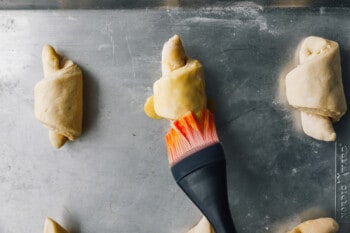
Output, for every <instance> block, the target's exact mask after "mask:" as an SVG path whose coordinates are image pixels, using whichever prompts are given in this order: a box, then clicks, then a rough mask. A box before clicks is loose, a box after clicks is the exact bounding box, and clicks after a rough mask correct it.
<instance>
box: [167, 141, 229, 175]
mask: <svg viewBox="0 0 350 233" xmlns="http://www.w3.org/2000/svg"><path fill="white" fill-rule="evenodd" d="M221 160H225V155H224V150H223V148H222V146H221V144H220V143H216V144H214V145H211V146H208V147H206V148H204V149H201V150H199V151H196V152H195V153H193V154H191V155H188V156H187V157H186V158H184V159H182V160H181V161H179V162H177V163H176V164H175V165H173V166H172V167H171V172H172V174H173V177H174V179H175V181H176V182H179V181H180V180H181V179H182V178H184V177H185V176H187V175H188V174H190V173H192V172H194V171H196V170H197V169H200V168H202V167H204V166H206V165H208V164H211V163H215V162H217V161H221Z"/></svg>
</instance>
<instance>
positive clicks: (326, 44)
mask: <svg viewBox="0 0 350 233" xmlns="http://www.w3.org/2000/svg"><path fill="white" fill-rule="evenodd" d="M286 94H287V99H288V102H289V104H290V105H292V106H293V107H295V108H296V109H298V110H300V111H301V112H302V114H301V122H302V127H303V130H304V132H305V133H306V134H307V135H309V136H311V137H313V138H315V139H318V140H323V141H334V140H335V139H336V134H335V132H334V129H333V126H332V122H335V121H339V120H340V118H341V117H342V116H343V115H344V114H345V112H346V100H345V96H344V90H343V83H342V75H341V67H340V55H339V45H338V43H337V42H334V41H330V40H326V39H324V38H321V37H315V36H310V37H307V38H306V39H305V40H304V41H303V42H302V45H301V48H300V51H299V65H298V66H297V67H296V68H294V69H293V70H292V71H290V72H289V73H288V74H287V76H286Z"/></svg>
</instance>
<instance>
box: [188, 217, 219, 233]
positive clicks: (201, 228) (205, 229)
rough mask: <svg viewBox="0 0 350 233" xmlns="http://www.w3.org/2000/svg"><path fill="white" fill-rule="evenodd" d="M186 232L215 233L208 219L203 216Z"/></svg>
mask: <svg viewBox="0 0 350 233" xmlns="http://www.w3.org/2000/svg"><path fill="white" fill-rule="evenodd" d="M187 233H215V232H214V229H213V228H212V227H211V225H210V223H209V221H208V220H207V219H206V218H205V217H204V216H203V217H202V218H201V220H200V221H199V222H198V224H197V225H195V226H194V227H193V228H192V229H191V230H190V231H188V232H187Z"/></svg>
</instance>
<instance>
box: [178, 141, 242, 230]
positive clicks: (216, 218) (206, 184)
mask: <svg viewBox="0 0 350 233" xmlns="http://www.w3.org/2000/svg"><path fill="white" fill-rule="evenodd" d="M171 170H172V173H173V176H174V178H175V180H176V182H177V184H178V185H179V186H180V188H181V189H182V190H183V191H184V192H185V193H186V195H187V196H188V197H189V198H190V199H191V200H192V201H193V203H194V204H195V205H196V206H197V207H198V208H199V209H200V210H201V211H202V213H203V214H204V215H205V216H206V217H207V219H208V221H209V222H210V223H211V225H212V226H213V228H214V230H215V232H216V233H236V229H235V226H234V223H233V220H232V217H231V212H230V208H229V202H228V196H227V177H226V161H225V157H224V151H223V149H222V146H221V145H220V144H219V143H218V144H214V145H212V146H209V147H207V148H204V149H202V150H200V151H198V152H196V153H194V154H192V155H190V156H188V157H186V158H185V159H183V160H181V161H180V162H178V163H177V164H175V165H174V166H173V167H172V169H171Z"/></svg>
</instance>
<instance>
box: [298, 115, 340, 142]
mask: <svg viewBox="0 0 350 233" xmlns="http://www.w3.org/2000/svg"><path fill="white" fill-rule="evenodd" d="M300 115H301V124H302V127H303V130H304V132H305V134H307V135H309V136H310V137H313V138H315V139H318V140H322V141H335V139H336V133H335V131H334V128H333V125H332V121H331V119H330V118H328V117H323V116H319V115H315V114H311V113H305V112H301V114H300Z"/></svg>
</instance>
